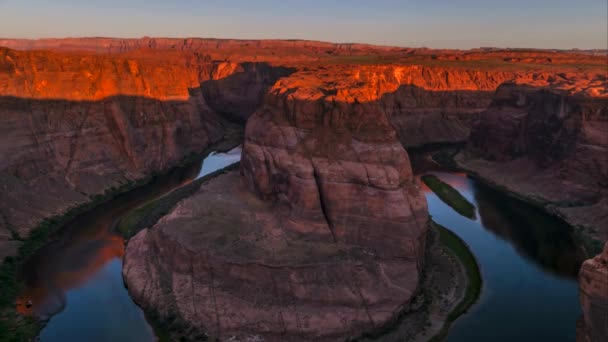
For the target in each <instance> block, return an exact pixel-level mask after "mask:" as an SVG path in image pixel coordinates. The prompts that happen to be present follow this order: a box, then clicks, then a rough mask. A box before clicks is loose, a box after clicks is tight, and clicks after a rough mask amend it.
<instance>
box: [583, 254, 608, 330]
mask: <svg viewBox="0 0 608 342" xmlns="http://www.w3.org/2000/svg"><path fill="white" fill-rule="evenodd" d="M579 284H580V299H581V305H582V307H583V317H582V319H581V321H580V322H579V326H578V329H577V341H581V342H600V341H606V340H608V242H607V243H606V244H605V245H604V251H603V252H602V253H601V254H599V255H598V256H596V257H595V258H593V259H589V260H587V261H585V262H584V263H583V266H582V267H581V271H580V274H579Z"/></svg>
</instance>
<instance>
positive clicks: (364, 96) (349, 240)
mask: <svg viewBox="0 0 608 342" xmlns="http://www.w3.org/2000/svg"><path fill="white" fill-rule="evenodd" d="M0 46H5V48H2V47H0V96H1V97H0V154H1V155H2V157H3V158H2V160H1V161H0V189H2V191H1V192H0V203H1V206H0V214H1V216H0V257H2V259H4V257H6V256H11V257H14V256H17V254H18V249H19V246H20V245H21V244H22V243H23V241H25V240H27V239H28V237H29V236H30V234H32V232H35V231H36V229H37V227H40V225H41V224H42V223H43V222H44V220H45V219H48V218H51V217H53V216H60V215H61V214H62V213H65V212H66V211H68V210H69V209H70V208H75V207H78V206H80V205H83V204H86V203H89V202H91V201H94V200H95V199H96V198H99V197H100V196H102V195H104V194H106V195H107V194H111V193H113V192H116V191H123V190H124V189H127V188H129V187H133V186H135V185H137V184H142V182H145V181H146V179H149V177H150V176H152V175H154V174H159V173H162V172H164V171H166V170H169V169H170V168H171V167H173V166H176V165H178V164H179V163H180V162H182V161H184V160H186V159H187V158H188V157H191V156H192V155H194V154H197V153H199V154H200V153H202V151H204V150H205V149H206V148H208V147H209V146H211V145H212V144H213V143H216V142H218V141H221V140H222V139H223V137H224V136H225V135H226V134H228V132H232V131H233V130H235V127H244V137H243V138H242V139H243V152H242V156H241V164H240V169H239V170H238V171H235V170H233V171H228V172H226V173H223V174H221V175H219V176H218V177H216V178H214V179H211V180H209V181H207V182H205V183H203V184H202V186H201V187H200V189H199V190H198V191H197V192H196V193H195V194H194V195H192V196H191V197H188V198H186V199H184V200H182V201H181V202H179V203H178V204H177V205H176V206H175V207H174V208H172V209H171V211H170V212H169V213H168V214H167V215H166V216H164V217H163V218H161V219H160V220H159V221H158V222H157V223H156V224H154V225H152V226H149V227H147V228H146V229H143V230H141V231H140V232H139V233H137V234H136V235H135V236H134V237H133V238H131V239H130V240H129V242H128V244H127V247H126V251H125V256H124V261H125V262H124V267H123V276H124V280H125V283H126V285H127V286H128V289H129V292H130V294H131V296H132V297H133V298H134V300H135V301H136V302H137V303H138V304H139V305H140V306H142V308H143V309H144V310H145V311H147V312H155V313H156V314H157V315H158V316H159V317H160V318H161V320H164V321H172V322H173V324H174V325H179V326H180V327H182V328H181V329H178V330H179V331H176V332H174V335H173V337H183V338H186V339H197V338H201V337H202V336H207V337H212V338H219V339H229V338H236V339H243V340H247V339H250V340H255V339H256V338H263V339H265V340H281V339H283V340H284V339H286V338H288V339H290V340H298V339H299V340H306V339H310V338H311V337H314V338H316V339H322V340H335V339H344V338H357V337H360V336H363V335H365V334H366V333H370V332H376V331H381V330H383V329H386V328H387V327H389V326H390V325H391V324H393V323H394V322H395V321H396V320H397V319H398V317H399V316H400V315H401V314H402V313H403V312H407V311H408V310H409V309H410V307H411V306H412V301H413V300H414V298H415V296H416V295H417V294H418V293H419V292H420V291H421V289H420V282H421V278H422V274H423V273H424V270H425V264H424V260H425V259H424V254H425V250H426V244H425V242H426V241H427V233H428V222H429V215H428V212H427V206H426V200H425V198H424V196H423V194H422V191H421V189H420V188H419V185H418V183H417V181H416V179H415V177H414V174H413V171H412V167H411V162H410V158H409V154H408V151H410V150H412V149H416V148H421V147H425V146H451V147H454V146H455V147H457V148H458V153H457V154H454V155H452V156H451V157H450V158H451V161H452V162H453V164H454V165H456V166H457V167H458V168H460V169H463V170H466V171H467V172H469V173H471V174H473V175H475V176H476V177H479V178H480V179H482V180H484V181H486V182H487V183H489V184H492V185H493V186H494V187H498V188H501V189H505V191H507V192H509V193H511V194H512V195H514V196H518V197H520V198H522V199H525V200H526V201H529V202H531V203H533V204H535V205H537V206H539V207H541V208H543V209H544V210H546V211H548V212H550V213H552V214H554V215H556V216H558V217H560V218H561V219H563V220H565V221H567V222H568V223H569V224H571V225H572V226H574V227H576V229H578V231H580V234H581V236H582V238H581V239H583V240H585V241H587V240H589V241H592V242H591V243H590V244H591V245H592V246H596V245H597V244H598V243H599V242H598V241H602V242H603V241H606V240H608V230H607V228H608V214H607V213H608V196H607V195H608V76H607V75H606V70H607V68H608V61H607V60H606V58H605V56H602V55H599V56H598V55H593V54H587V53H584V52H573V51H540V50H507V49H505V50H496V49H478V50H473V51H460V50H430V49H407V48H394V47H376V46H370V45H362V44H332V43H322V42H308V41H239V40H213V39H209V40H205V39H156V38H143V39H134V40H123V39H109V38H108V39H105V38H90V39H65V40H40V41H27V40H0ZM591 250H593V248H591ZM596 252H599V250H597V251H596ZM590 256H591V255H590ZM598 258H600V259H598V260H600V261H598V262H596V264H597V263H601V262H602V260H604V259H601V257H598ZM588 263H589V262H588ZM588 263H586V264H585V265H587V266H583V271H581V278H582V279H590V280H589V281H588V282H587V283H585V285H584V286H583V290H582V291H583V292H582V293H584V294H582V295H581V297H582V298H585V301H583V307H584V321H585V326H586V327H588V329H592V330H594V331H598V330H597V323H588V322H597V320H598V319H597V318H593V317H603V316H601V315H602V312H603V313H604V315H605V312H606V311H605V308H606V306H605V305H604V304H605V303H604V304H602V303H603V301H604V300H605V296H604V297H602V294H601V290H600V291H599V294H598V291H595V290H593V289H597V288H600V289H602V287H601V286H603V285H602V284H599V285H597V284H598V282H601V279H600V280H598V279H599V278H601V277H598V276H588V275H587V274H591V273H593V272H594V271H593V270H592V269H593V267H590V266H588V265H590V264H588ZM598 272H600V273H598V274H601V271H598ZM596 273H597V272H596ZM581 284H583V282H582V281H581ZM604 285H605V284H604ZM594 291H595V292H594ZM589 303H600V304H589ZM589 307H591V308H592V309H588V308H589ZM595 308H599V309H595ZM602 310H603V311H602ZM598 312H599V313H598ZM599 331H600V332H599V333H597V332H593V334H595V335H588V336H592V337H589V338H588V340H590V341H594V340H596V339H595V338H596V337H595V336H601V335H598V334H604V333H605V332H602V331H601V329H600V330H599ZM589 334H591V333H589Z"/></svg>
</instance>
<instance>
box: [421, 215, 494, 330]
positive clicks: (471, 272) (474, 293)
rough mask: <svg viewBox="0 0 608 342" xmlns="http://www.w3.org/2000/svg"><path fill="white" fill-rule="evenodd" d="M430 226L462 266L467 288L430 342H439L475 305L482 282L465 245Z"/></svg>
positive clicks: (436, 226) (434, 225)
mask: <svg viewBox="0 0 608 342" xmlns="http://www.w3.org/2000/svg"><path fill="white" fill-rule="evenodd" d="M431 226H432V227H433V228H434V229H436V230H437V231H438V232H439V241H440V242H441V244H442V245H443V246H445V247H446V248H447V250H448V251H449V252H450V253H451V254H452V255H453V256H454V257H455V258H457V259H458V260H459V261H460V263H461V264H462V265H463V267H464V269H465V272H466V278H467V287H466V290H465V294H464V297H463V299H462V301H461V302H460V303H458V305H457V306H456V307H455V308H454V309H453V310H452V311H451V312H450V313H449V314H448V318H447V321H446V322H445V325H444V326H443V329H442V330H441V332H439V334H437V335H436V336H435V337H434V338H433V339H432V341H441V340H443V338H444V337H445V335H446V334H447V332H448V329H449V327H450V325H451V324H452V323H453V322H454V321H455V320H456V319H457V318H458V317H459V316H461V315H462V314H464V313H466V312H467V310H468V309H469V308H470V307H471V306H472V305H473V304H475V302H476V301H477V299H478V298H479V295H480V294H481V287H482V284H483V281H482V279H481V272H480V270H479V265H478V264H477V260H476V259H475V256H474V255H473V253H471V251H470V250H469V247H468V246H467V244H466V243H465V242H464V241H463V240H462V239H460V238H459V237H458V235H456V234H454V233H452V232H451V231H450V230H449V229H447V228H445V227H443V226H441V225H440V224H438V223H436V222H434V221H431Z"/></svg>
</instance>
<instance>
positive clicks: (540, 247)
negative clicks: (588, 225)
mask: <svg viewBox="0 0 608 342" xmlns="http://www.w3.org/2000/svg"><path fill="white" fill-rule="evenodd" d="M474 196H475V200H476V201H477V205H478V210H479V216H480V219H481V222H482V226H483V227H484V228H486V229H487V230H489V231H491V232H492V233H494V234H495V235H497V236H499V237H500V238H502V239H504V240H507V241H509V242H510V243H511V244H512V245H513V246H514V247H515V249H516V250H517V251H518V252H519V253H520V254H521V255H522V256H524V257H525V258H527V259H528V260H531V261H533V262H535V263H536V264H538V265H539V266H541V267H542V268H543V269H544V270H545V271H548V272H551V273H553V274H556V275H559V276H563V277H568V278H572V279H576V277H577V275H578V271H579V269H580V266H581V264H582V262H583V261H584V260H585V258H586V257H585V253H584V251H583V250H582V249H581V248H580V247H577V245H576V242H575V239H574V237H573V228H572V227H570V226H569V225H567V224H566V223H564V222H563V221H561V220H560V219H558V218H555V217H552V216H550V215H547V214H546V213H544V212H542V211H541V210H540V209H537V208H534V207H532V206H531V205H528V204H526V203H522V202H521V201H518V200H514V199H513V198H510V197H508V196H507V195H504V194H501V193H499V192H497V191H495V190H493V189H490V188H488V187H487V186H484V185H482V184H480V183H477V186H475V187H474Z"/></svg>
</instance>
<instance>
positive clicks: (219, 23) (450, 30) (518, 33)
mask: <svg viewBox="0 0 608 342" xmlns="http://www.w3.org/2000/svg"><path fill="white" fill-rule="evenodd" d="M91 36H103V37H124V38H138V37H143V36H150V37H205V38H241V39H264V38H283V39H311V40H322V41H331V42H342V43H347V42H357V43H370V44H381V45H395V46H408V47H422V46H426V47H432V48H463V49H465V48H475V47H482V46H483V47H486V46H494V47H522V48H560V49H567V48H580V49H592V48H595V49H607V48H608V0H498V1H496V0H341V1H340V0H333V1H332V0H324V1H321V0H297V1H294V0H282V1H278V0H277V1H271V0H257V1H255V0H249V1H247V0H171V1H170V0H165V1H160V0H103V1H82V0H48V1H43V0H0V37H3V38H49V37H55V38H58V37H91Z"/></svg>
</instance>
